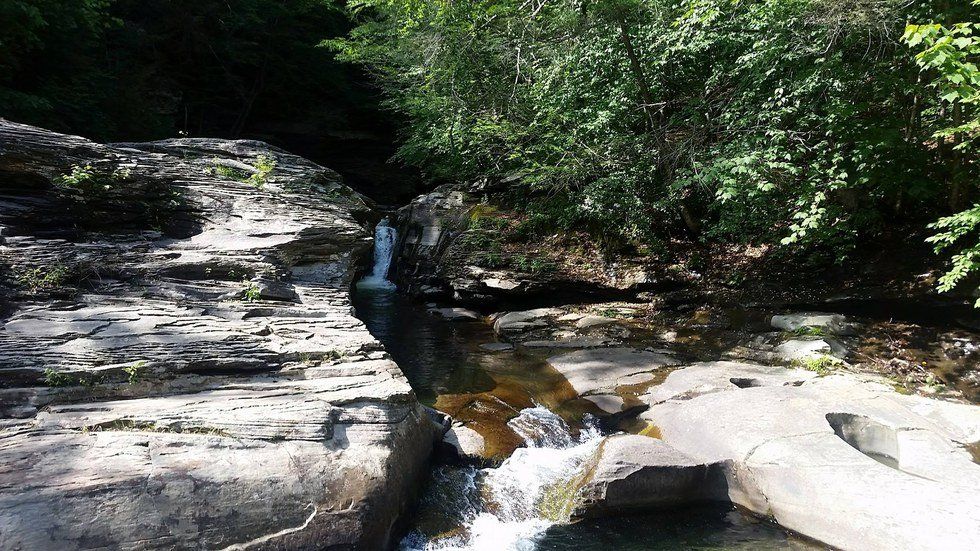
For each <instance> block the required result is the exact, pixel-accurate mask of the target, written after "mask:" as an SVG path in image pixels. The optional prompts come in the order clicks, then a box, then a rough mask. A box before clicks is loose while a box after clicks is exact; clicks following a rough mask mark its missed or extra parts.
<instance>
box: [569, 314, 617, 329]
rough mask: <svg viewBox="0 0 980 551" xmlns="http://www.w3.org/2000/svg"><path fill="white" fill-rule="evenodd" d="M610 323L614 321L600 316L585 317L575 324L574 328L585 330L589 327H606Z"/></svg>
mask: <svg viewBox="0 0 980 551" xmlns="http://www.w3.org/2000/svg"><path fill="white" fill-rule="evenodd" d="M610 323H616V320H615V319H613V318H606V317H602V316H585V317H583V318H581V319H579V320H578V321H576V322H575V327H578V328H579V329H587V328H589V327H597V326H600V325H608V324H610Z"/></svg>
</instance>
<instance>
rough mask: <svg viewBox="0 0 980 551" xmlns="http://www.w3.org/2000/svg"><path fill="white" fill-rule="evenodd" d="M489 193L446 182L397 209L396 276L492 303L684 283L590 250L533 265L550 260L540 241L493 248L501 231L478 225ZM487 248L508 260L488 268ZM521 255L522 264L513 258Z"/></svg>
mask: <svg viewBox="0 0 980 551" xmlns="http://www.w3.org/2000/svg"><path fill="white" fill-rule="evenodd" d="M486 191H487V190H486V189H482V188H481V187H480V186H479V185H473V186H469V187H467V186H460V185H455V184H450V185H445V186H441V187H439V188H437V189H435V190H434V191H432V192H431V193H428V194H425V195H421V196H419V197H417V198H415V200H413V201H412V202H411V203H410V204H409V205H406V206H405V207H402V208H401V209H399V211H398V213H397V214H396V216H395V224H394V225H395V226H396V227H397V229H398V234H399V241H398V245H397V248H396V251H397V254H398V271H397V279H398V283H399V284H400V285H401V286H402V287H403V288H404V289H406V290H407V291H408V292H410V293H412V294H414V295H417V296H422V297H426V298H432V299H452V300H454V301H457V302H459V303H462V304H466V305H470V306H476V307H492V306H501V305H506V304H521V303H524V302H528V301H533V302H542V303H551V304H560V303H562V302H565V301H569V302H574V301H580V299H581V298H582V297H590V298H594V299H598V298H602V297H607V298H611V297H630V296H634V295H636V294H637V293H638V292H641V291H644V290H651V289H661V288H676V287H678V286H680V285H683V284H684V283H686V281H685V280H684V278H683V277H680V276H679V275H678V274H673V273H669V272H663V271H662V270H656V269H654V268H655V267H654V266H650V265H648V264H647V263H644V262H643V261H630V262H625V261H621V262H618V263H615V262H614V263H607V262H604V261H601V260H600V259H598V258H593V257H591V256H590V257H589V258H588V259H587V260H588V261H589V262H588V263H589V264H590V267H586V266H583V264H584V263H585V262H584V261H580V260H571V259H567V258H566V259H564V262H557V263H555V262H551V261H548V262H545V263H544V264H541V265H539V266H538V267H537V268H535V267H534V265H533V264H534V262H533V261H532V260H531V259H537V260H538V261H540V262H543V261H544V260H545V257H542V256H540V255H539V254H538V253H540V251H537V252H536V251H535V249H536V248H537V247H538V246H539V245H540V239H533V240H531V242H530V243H527V242H525V243H509V244H508V250H507V251H497V252H492V251H491V250H490V249H488V247H487V246H486V243H485V241H495V242H496V241H499V240H500V239H501V238H502V237H503V234H502V231H501V230H500V229H499V228H498V229H486V228H484V229H480V228H479V225H480V223H479V221H480V220H481V219H484V218H485V217H484V216H483V215H484V214H486V213H485V212H484V211H496V208H495V207H493V206H491V205H490V204H488V203H487V202H486V201H487V200H488V194H487V193H486ZM481 197H482V201H481ZM511 214H513V213H511ZM491 218H492V217H491ZM468 238H476V239H474V240H470V239H468ZM474 243H480V244H474ZM497 244H498V245H499V244H500V243H497ZM490 248H492V247H490ZM566 253H567V251H566ZM488 254H491V255H497V256H499V257H500V258H499V260H501V261H504V262H495V263H490V264H493V265H494V266H495V267H493V268H488V267H486V266H488V265H490V264H488V263H487V262H485V261H486V260H487V258H486V255H488ZM565 256H567V254H566V255H565ZM481 257H482V258H481ZM518 258H519V259H521V260H523V262H512V260H514V259H518ZM505 260H506V261H505ZM552 260H555V259H552ZM552 264H554V266H552ZM544 265H548V266H550V267H551V268H552V269H544V268H543V266H544ZM661 272H663V273H661Z"/></svg>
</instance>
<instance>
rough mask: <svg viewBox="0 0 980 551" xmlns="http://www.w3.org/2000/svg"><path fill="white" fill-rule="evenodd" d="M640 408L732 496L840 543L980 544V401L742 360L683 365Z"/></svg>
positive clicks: (880, 546)
mask: <svg viewBox="0 0 980 551" xmlns="http://www.w3.org/2000/svg"><path fill="white" fill-rule="evenodd" d="M662 387H664V388H662V389H658V388H654V389H652V390H651V392H649V393H648V394H647V395H646V397H645V399H646V400H647V401H648V403H649V405H650V409H649V410H647V411H646V412H645V413H643V414H642V415H641V418H642V419H644V420H646V421H648V422H650V423H652V424H654V425H656V426H657V428H658V429H659V430H660V433H661V435H662V436H663V439H664V441H665V442H666V443H668V444H670V445H671V446H673V447H674V448H676V449H677V450H679V451H680V452H681V453H684V454H685V455H687V456H689V457H691V458H693V459H694V460H695V461H700V462H705V463H723V464H724V465H726V467H725V472H726V477H727V487H728V496H729V498H730V499H731V500H732V501H733V502H735V503H738V504H740V505H742V506H744V507H747V508H749V509H751V510H753V511H756V512H757V513H759V514H764V515H771V516H772V517H773V518H774V519H775V520H776V521H777V522H779V524H781V525H782V526H785V527H786V528H789V529H791V530H794V531H796V532H799V533H801V534H803V535H806V536H809V537H811V538H814V539H816V540H819V541H822V542H825V543H827V544H829V545H832V546H834V547H836V548H840V549H855V550H873V551H877V550H886V549H894V548H895V546H896V542H900V544H899V545H900V547H901V548H902V549H915V550H926V549H964V550H965V549H975V548H976V547H977V543H978V542H980V522H978V520H980V493H978V492H977V491H976V490H977V488H978V487H980V465H978V464H977V463H975V462H974V461H973V460H972V457H971V455H970V453H969V452H968V451H967V445H970V444H972V443H974V442H977V441H980V407H978V406H972V405H964V404H954V403H948V402H941V401H938V400H932V399H928V398H923V397H917V396H904V395H901V394H898V393H897V392H895V391H894V390H893V389H892V388H891V387H890V385H888V384H886V383H883V382H880V381H879V380H877V379H874V378H871V377H858V376H854V375H850V374H837V375H831V376H825V377H813V376H812V374H811V375H810V376H806V375H805V374H804V373H802V372H800V370H792V369H780V368H768V367H764V366H753V365H751V364H740V363H735V362H711V363H707V364H698V365H694V366H691V367H687V368H684V369H681V370H677V371H674V372H672V373H671V374H670V375H669V376H668V377H667V380H666V381H665V382H664V383H663V385H662Z"/></svg>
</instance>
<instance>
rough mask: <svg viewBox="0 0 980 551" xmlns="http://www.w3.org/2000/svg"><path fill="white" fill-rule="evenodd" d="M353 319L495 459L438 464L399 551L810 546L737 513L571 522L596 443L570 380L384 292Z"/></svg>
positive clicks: (361, 304) (487, 335) (482, 328)
mask: <svg viewBox="0 0 980 551" xmlns="http://www.w3.org/2000/svg"><path fill="white" fill-rule="evenodd" d="M354 304H355V309H356V313H357V315H358V317H359V318H361V319H362V320H363V321H364V322H365V324H366V325H367V326H368V329H369V330H370V331H371V332H372V334H374V336H375V337H376V338H378V339H379V340H380V341H381V342H382V343H384V345H385V346H386V348H387V349H388V351H389V353H390V354H391V355H392V357H393V358H394V359H395V361H397V362H398V364H399V365H400V366H401V368H402V370H403V371H404V372H405V374H406V376H407V377H408V379H409V382H410V383H411V384H412V386H413V388H414V389H415V391H416V393H417V394H418V395H419V397H420V399H421V400H422V401H423V402H425V403H427V404H429V405H433V406H435V407H436V408H437V409H440V410H442V411H444V412H446V413H449V414H450V415H453V417H454V418H455V419H458V420H464V421H466V422H467V423H468V426H472V427H475V428H476V429H477V430H478V431H479V432H480V433H481V434H482V435H484V437H485V438H486V439H487V440H488V446H489V447H490V448H492V449H493V450H495V451H496V452H498V453H499V454H500V455H499V459H500V460H501V463H500V464H499V465H498V466H496V467H494V468H486V469H477V468H474V467H459V466H448V465H441V466H436V467H434V468H433V472H432V478H431V481H430V483H429V484H428V487H427V489H426V490H425V492H424V495H423V496H422V498H421V500H420V502H419V505H418V507H417V510H416V511H415V513H414V516H413V519H412V522H411V525H412V528H411V530H410V532H409V533H408V534H407V535H406V536H405V537H404V539H403V540H402V541H401V544H400V549H402V550H403V551H414V550H430V549H433V550H435V549H439V550H487V551H490V550H493V551H506V550H517V551H531V550H559V549H561V550H566V549H575V550H589V549H595V550H597V551H598V550H601V551H628V550H640V549H721V550H741V549H762V550H770V549H771V550H784V549H804V548H806V549H809V548H811V547H810V546H809V544H806V543H804V542H801V541H799V540H797V539H795V538H793V537H792V536H790V535H789V534H787V533H786V532H785V531H784V530H783V529H781V528H780V527H778V526H776V525H774V524H772V523H770V522H766V521H761V520H759V519H757V518H755V517H753V516H750V515H747V514H743V513H742V512H740V511H738V510H736V509H735V508H733V507H732V506H727V505H721V506H710V507H701V508H695V509H689V510H683V511H672V512H656V513H650V514H646V515H641V516H628V517H620V518H609V519H599V520H588V521H582V522H576V523H569V519H568V508H567V505H568V503H567V499H565V498H566V497H567V495H566V494H567V491H566V492H565V493H563V492H562V490H563V489H567V488H568V487H570V486H569V484H568V482H569V481H571V480H572V479H573V478H574V477H575V476H576V475H577V474H578V473H579V472H580V470H581V467H582V464H583V462H584V461H585V460H586V459H587V458H589V457H590V456H591V455H592V453H593V452H594V451H595V449H596V447H597V446H598V443H599V441H600V440H601V434H600V432H599V431H598V429H596V428H595V426H594V424H593V423H592V422H591V421H590V416H589V414H588V412H587V411H586V410H585V409H583V408H581V407H579V404H577V402H576V401H575V400H574V395H571V396H570V395H569V394H568V383H567V381H564V379H563V378H561V376H560V375H558V374H557V373H555V372H554V371H553V370H551V369H550V368H549V367H548V366H547V364H546V363H545V362H544V361H543V358H544V357H545V356H546V355H547V352H546V351H545V352H541V353H540V354H541V355H536V353H529V352H527V351H523V350H520V349H518V350H516V351H508V352H488V351H484V350H482V349H480V348H479V345H480V344H483V343H487V342H493V341H494V339H495V337H494V335H493V332H492V330H491V328H490V327H489V325H488V324H485V323H483V322H479V321H445V320H442V319H440V318H437V317H434V316H431V315H429V314H428V313H427V312H426V311H425V308H424V306H423V305H421V304H418V303H415V302H413V301H411V300H409V299H407V298H405V297H403V296H401V295H398V294H397V293H396V292H395V291H394V290H393V289H391V288H388V287H381V288H378V287H360V286H359V289H358V292H357V293H356V294H355V297H354Z"/></svg>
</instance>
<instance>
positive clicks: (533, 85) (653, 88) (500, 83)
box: [327, 0, 980, 265]
mask: <svg viewBox="0 0 980 551" xmlns="http://www.w3.org/2000/svg"><path fill="white" fill-rule="evenodd" d="M348 7H349V9H350V13H351V14H352V17H354V18H355V19H357V20H358V21H359V22H360V23H361V25H360V26H359V27H357V28H356V29H355V30H354V31H353V32H352V33H351V35H350V37H349V38H348V39H347V40H333V41H329V42H328V43H327V44H328V45H329V46H331V47H332V48H334V49H335V50H337V51H338V52H339V54H340V57H341V58H342V59H344V60H347V61H352V62H357V63H360V64H362V65H363V66H365V67H367V68H368V69H370V70H371V71H373V72H374V74H375V75H376V76H377V77H378V78H379V80H380V81H381V82H382V85H383V86H384V89H385V92H386V94H387V98H388V103H389V105H390V106H391V107H392V108H393V109H395V110H397V111H399V112H400V113H401V114H402V115H403V116H404V118H405V120H406V121H407V124H406V128H405V134H404V135H405V140H404V143H403V145H402V147H401V148H400V150H399V153H398V157H399V158H400V159H402V160H404V161H407V162H410V163H413V164H416V165H418V166H421V167H422V168H423V169H424V170H425V171H426V172H427V173H428V175H429V176H431V177H432V178H436V179H445V180H463V181H490V182H500V183H502V184H504V185H506V186H507V187H508V189H509V193H508V196H509V197H510V198H511V202H512V203H513V204H514V205H515V206H518V207H519V208H520V209H521V210H522V211H523V212H524V213H525V214H526V215H527V218H526V221H525V222H523V223H522V224H521V225H520V227H519V228H517V230H515V231H516V232H517V233H518V234H519V235H524V236H528V235H533V234H535V233H538V234H542V233H545V232H551V231H567V230H571V229H574V230H584V231H587V232H590V233H591V234H592V235H593V236H595V237H596V238H597V239H598V240H600V241H601V242H602V243H603V244H604V246H605V248H606V250H607V251H618V250H623V249H643V248H649V247H658V248H663V247H664V246H665V243H669V242H670V241H671V240H672V239H676V237H677V236H679V235H684V236H686V237H688V238H694V239H698V240H702V241H728V242H748V243H771V244H773V245H779V246H781V247H783V248H785V249H796V250H806V251H808V252H810V256H814V254H815V253H820V254H821V255H826V256H828V257H829V259H832V260H840V259H842V258H843V257H845V256H846V255H847V254H849V252H850V251H852V250H853V249H854V248H855V247H856V246H857V245H859V244H861V243H862V242H864V241H865V240H866V238H867V237H869V236H872V235H875V234H876V233H878V232H880V231H881V229H882V228H883V227H885V226H886V225H889V224H893V223H894V222H895V221H900V223H902V224H909V223H911V224H920V225H921V226H922V227H924V226H925V225H926V224H927V223H928V222H929V221H931V220H934V219H935V218H936V217H937V215H940V214H943V212H942V210H941V208H937V206H938V205H943V204H944V203H950V202H953V203H955V202H962V201H963V200H965V199H966V198H969V197H971V196H975V195H976V189H975V185H972V184H970V185H967V184H965V182H976V181H977V180H978V176H980V175H978V170H977V166H976V163H975V150H971V148H970V147H969V146H968V145H966V144H967V142H969V141H970V140H972V139H973V137H975V136H976V133H975V129H973V127H964V126H963V124H965V122H961V123H957V124H956V125H950V124H949V120H950V119H951V118H953V119H956V118H957V117H959V119H958V120H961V121H967V120H972V119H971V118H970V117H972V116H973V115H974V114H975V113H976V109H975V105H973V104H969V105H968V104H967V102H965V101H964V100H962V99H959V100H956V101H957V102H959V105H960V108H959V111H958V112H959V113H960V115H955V113H956V112H957V110H956V108H954V107H952V106H951V105H948V104H949V102H950V101H951V100H950V99H949V98H948V97H947V94H946V93H945V92H943V93H941V95H940V97H936V94H934V93H932V91H931V89H930V87H931V86H932V85H933V84H934V83H935V82H934V81H935V78H936V75H937V71H938V70H939V69H940V68H942V67H938V66H937V67H934V65H936V64H940V65H942V66H943V67H945V65H947V64H948V63H949V62H950V60H957V59H958V60H962V61H963V64H962V65H961V66H960V69H958V71H959V72H954V73H953V75H954V76H953V77H952V79H953V80H951V81H950V83H951V84H950V85H951V86H954V88H955V89H956V90H957V93H958V94H961V92H962V91H963V86H964V82H968V80H967V78H968V77H967V76H966V75H965V74H964V73H963V71H962V69H963V68H964V67H970V66H971V65H970V64H971V63H974V61H973V59H974V55H975V54H974V53H970V52H974V50H972V49H970V48H973V46H972V45H968V44H967V43H968V42H969V44H972V43H973V42H972V41H973V38H972V37H973V34H971V33H973V32H974V31H973V27H972V26H971V27H969V29H967V28H966V27H956V29H958V30H955V31H952V30H949V29H947V31H948V32H947V31H942V32H940V31H936V33H938V34H936V33H934V30H935V27H933V26H927V27H924V29H926V30H928V33H933V34H932V35H929V36H924V37H923V38H922V39H921V42H920V44H919V45H920V46H921V45H926V44H927V42H928V43H929V44H933V43H932V42H929V41H930V40H932V41H933V42H934V43H935V45H937V46H938V47H939V48H940V50H938V53H936V54H935V55H934V56H933V54H929V55H930V56H933V57H928V56H927V57H920V58H919V59H918V60H915V59H913V57H912V56H911V55H910V54H909V51H908V49H907V48H906V47H905V45H904V44H903V42H902V40H901V39H900V37H901V36H902V29H903V28H904V27H905V25H906V22H907V21H925V22H928V21H934V20H946V19H948V18H957V17H960V18H965V17H968V16H969V15H970V13H971V8H970V7H969V5H967V4H966V3H965V2H964V3H962V4H960V5H956V4H954V5H952V6H950V5H948V3H943V4H941V3H933V2H902V1H898V0H842V1H831V0H758V1H753V2H732V1H730V0H615V1H611V2H598V1H589V0H586V1H576V2H530V3H529V2H523V1H519V0H513V1H511V0H505V1H500V2H417V1H414V0H394V1H392V0H359V1H355V2H349V3H348ZM928 33H927V34H928ZM930 36H932V38H929V37H930ZM929 47H930V48H932V47H933V46H931V45H930V46H929ZM949 48H953V49H957V51H959V50H962V49H963V48H966V49H967V50H968V51H967V52H966V53H965V54H963V55H959V54H957V55H958V57H955V56H953V54H951V53H950V52H949V51H948V50H949ZM940 62H941V63H940ZM917 63H918V64H919V65H922V67H925V66H926V65H928V66H929V70H928V71H927V72H925V73H920V69H921V68H922V67H920V66H917ZM924 63H925V64H926V65H923V64H924ZM973 67H974V68H975V64H974V65H973ZM944 78H945V77H944ZM969 78H972V77H969ZM961 79H963V80H961ZM969 82H972V81H969ZM942 86H945V85H941V86H940V87H942ZM944 102H945V103H944ZM950 128H954V130H950ZM937 132H939V134H937ZM967 135H969V136H971V137H970V138H968V137H967ZM934 136H945V138H943V139H945V140H946V141H945V142H940V143H945V144H946V145H945V147H944V148H943V147H936V145H937V141H936V140H937V139H938V138H936V137H934ZM968 157H969V158H970V159H968ZM957 159H958V160H957ZM956 182H960V184H957V183H956ZM960 210H962V208H957V209H956V211H960ZM962 219H963V218H962V217H961V218H960V220H962ZM937 229H941V228H939V227H938V226H937ZM975 260H976V259H975V257H970V259H967V261H968V262H973V261H975ZM967 261H963V260H961V261H960V264H961V265H966V264H964V262H967Z"/></svg>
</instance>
